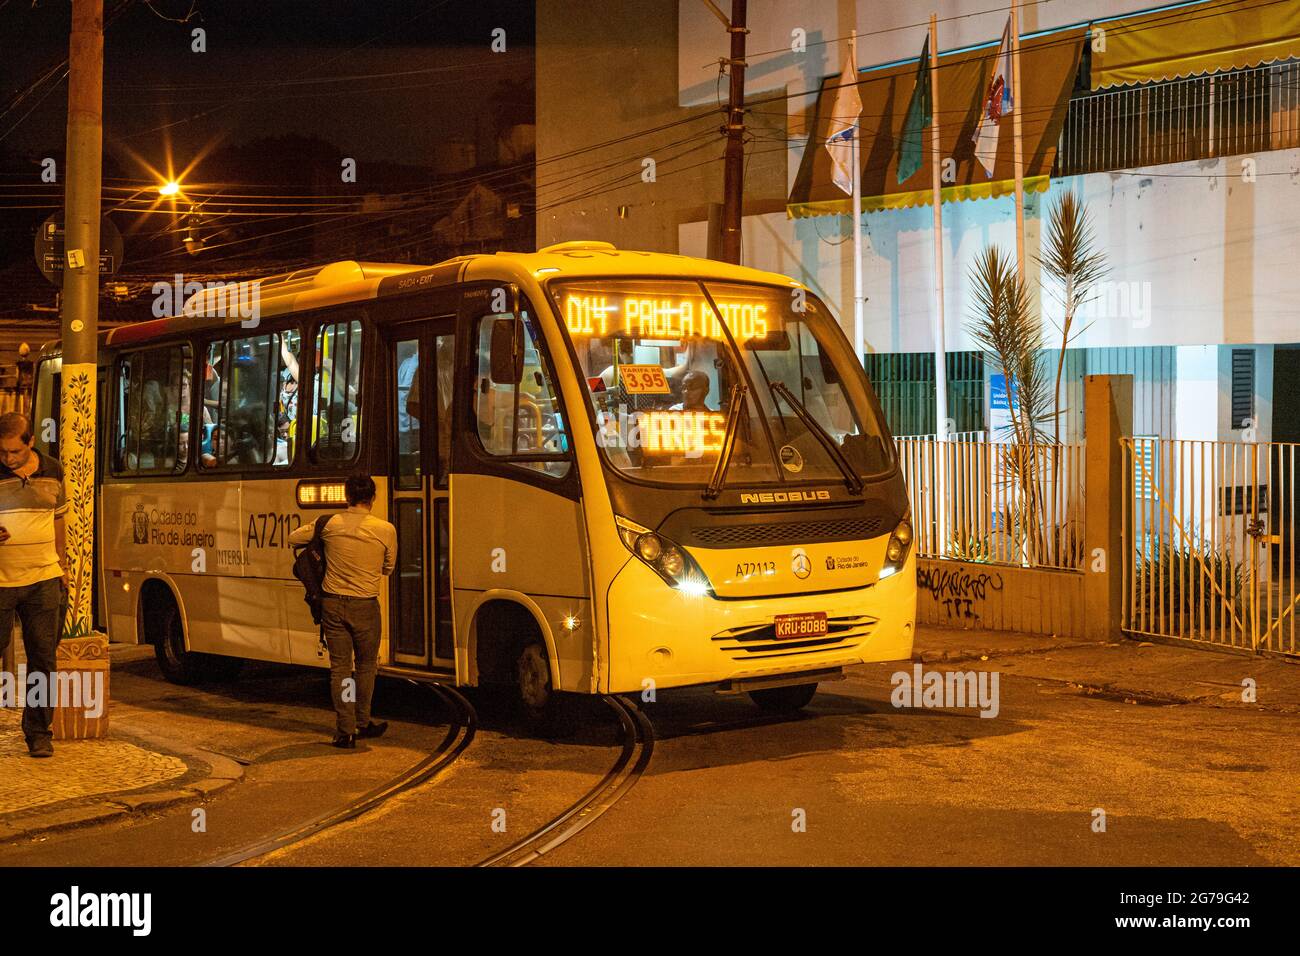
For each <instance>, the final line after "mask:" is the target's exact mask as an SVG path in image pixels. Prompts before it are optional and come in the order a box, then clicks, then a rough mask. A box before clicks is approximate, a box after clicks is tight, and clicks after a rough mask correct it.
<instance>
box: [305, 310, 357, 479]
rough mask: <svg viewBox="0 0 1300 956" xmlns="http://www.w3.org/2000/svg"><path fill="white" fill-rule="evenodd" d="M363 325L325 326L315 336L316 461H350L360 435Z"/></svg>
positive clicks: (313, 380) (338, 324)
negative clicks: (359, 406) (359, 410)
mask: <svg viewBox="0 0 1300 956" xmlns="http://www.w3.org/2000/svg"><path fill="white" fill-rule="evenodd" d="M360 394H361V322H360V321H359V320H357V319H353V320H352V321H350V322H335V323H334V324H332V325H322V326H321V327H320V331H318V332H317V333H316V369H315V372H314V374H313V376H312V400H313V401H314V402H315V403H316V404H315V412H314V414H313V416H312V430H311V448H312V457H313V458H314V459H315V460H316V461H334V462H341V461H351V460H352V459H353V458H355V457H356V454H357V448H358V447H359V439H360V435H361V421H360V418H361V416H360V414H359V413H358V411H357V399H358V396H359V395H360Z"/></svg>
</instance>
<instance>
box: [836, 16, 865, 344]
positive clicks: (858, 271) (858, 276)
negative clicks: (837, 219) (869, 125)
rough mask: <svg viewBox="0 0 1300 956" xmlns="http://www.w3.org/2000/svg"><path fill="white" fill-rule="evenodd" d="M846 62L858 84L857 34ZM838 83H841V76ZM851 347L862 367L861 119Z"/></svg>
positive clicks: (858, 124) (858, 125)
mask: <svg viewBox="0 0 1300 956" xmlns="http://www.w3.org/2000/svg"><path fill="white" fill-rule="evenodd" d="M849 61H850V62H851V64H852V67H853V72H852V73H851V74H850V75H849V78H848V82H850V83H856V82H857V81H858V31H857V30H853V31H851V32H850V34H849ZM840 82H844V79H843V77H841V79H840ZM853 124H854V125H853V151H852V152H853V347H854V349H855V350H856V355H857V357H858V362H859V363H860V364H862V365H865V364H866V359H864V358H863V345H864V340H865V336H864V330H863V317H862V158H861V154H860V152H859V147H858V140H859V139H860V138H861V133H862V117H861V116H860V115H859V116H857V117H855V118H854V120H853Z"/></svg>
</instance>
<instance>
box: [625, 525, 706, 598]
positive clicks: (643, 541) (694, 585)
mask: <svg viewBox="0 0 1300 956" xmlns="http://www.w3.org/2000/svg"><path fill="white" fill-rule="evenodd" d="M614 524H615V526H616V527H617V528H618V537H619V540H621V541H622V542H623V546H624V547H625V548H627V549H628V550H629V551H631V552H632V553H633V554H634V555H636V556H637V557H638V558H639V559H640V560H641V561H643V562H644V563H646V564H648V565H649V566H650V567H651V568H652V569H654V572H655V573H656V574H658V575H659V576H660V577H661V578H663V579H664V580H665V581H667V582H668V584H669V585H670V586H672V587H674V588H676V589H677V590H679V591H681V592H683V593H685V594H692V595H696V596H701V595H705V594H711V593H712V592H713V585H712V584H711V583H710V582H709V579H708V577H706V576H705V574H704V570H703V569H702V568H701V567H700V566H699V565H698V564H697V563H696V562H695V559H694V558H692V557H691V556H690V555H689V554H687V553H686V552H685V551H684V550H683V549H682V548H681V547H679V546H678V545H677V544H675V543H674V542H672V541H669V540H668V539H667V538H665V537H664V536H663V535H661V534H659V533H658V532H655V531H651V530H650V529H649V528H643V527H642V526H641V525H639V524H637V523H636V522H635V521H629V520H627V519H626V518H623V517H621V516H618V515H615V516H614Z"/></svg>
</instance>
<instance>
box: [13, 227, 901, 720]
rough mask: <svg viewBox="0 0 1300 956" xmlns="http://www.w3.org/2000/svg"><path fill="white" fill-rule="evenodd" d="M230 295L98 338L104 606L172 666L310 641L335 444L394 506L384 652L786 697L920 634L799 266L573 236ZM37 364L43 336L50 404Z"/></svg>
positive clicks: (890, 477) (862, 417)
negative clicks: (242, 303) (317, 542)
mask: <svg viewBox="0 0 1300 956" xmlns="http://www.w3.org/2000/svg"><path fill="white" fill-rule="evenodd" d="M227 298H228V297H227V296H226V295H225V293H224V291H222V292H219V293H218V292H213V291H201V292H196V293H195V294H193V295H192V296H190V297H189V298H188V299H187V300H186V301H185V304H184V307H183V308H182V309H178V310H173V311H176V312H177V314H175V315H173V316H169V317H164V318H159V319H156V320H153V321H146V322H142V323H139V324H135V325H130V326H124V327H121V328H117V329H113V330H111V331H109V332H107V333H105V334H103V335H102V336H101V347H100V352H99V363H100V395H99V400H100V406H99V407H100V410H101V414H100V419H101V429H100V445H99V448H100V452H99V456H98V458H99V462H100V469H101V475H100V476H99V482H98V491H99V498H98V510H97V515H98V518H97V526H98V549H97V551H98V555H97V557H98V560H97V575H98V577H97V580H96V588H97V593H96V595H95V606H96V614H97V618H98V620H99V623H100V624H101V626H103V627H105V628H106V629H107V631H108V633H109V635H110V638H111V639H112V640H114V641H120V642H127V643H143V642H148V643H151V644H153V645H154V646H155V647H156V649H157V654H158V660H159V662H160V664H161V666H162V669H163V671H164V673H165V674H166V676H167V677H168V678H169V679H171V680H174V681H178V682H193V681H197V680H201V679H203V678H204V677H208V676H212V675H214V674H216V673H219V672H221V671H226V670H230V667H229V664H230V662H231V660H236V659H255V660H264V661H278V662H290V663H295V664H306V665H315V666H322V665H325V664H326V663H327V660H326V656H325V653H324V651H323V649H322V647H321V644H320V641H319V639H318V630H317V628H316V627H315V626H314V625H313V624H312V620H311V616H310V614H309V611H308V609H307V606H306V604H305V603H304V601H303V599H302V598H303V595H302V589H301V587H300V585H299V584H298V583H297V582H296V581H295V580H294V579H293V577H292V574H291V566H292V551H291V549H290V548H289V546H288V537H289V533H290V532H292V531H293V530H294V529H295V528H296V527H298V526H299V525H300V524H302V523H305V522H310V521H312V520H314V519H315V518H316V517H317V516H318V515H320V514H322V513H326V512H328V511H329V510H331V509H339V508H342V507H343V501H342V484H343V480H344V478H345V477H346V476H347V475H349V474H351V473H354V472H357V471H364V472H367V473H369V474H372V475H373V476H374V477H375V480H376V484H377V485H378V486H379V490H380V493H379V499H378V500H377V502H376V514H380V515H382V516H384V517H386V518H387V519H388V520H390V521H392V522H393V524H394V525H396V527H397V534H398V552H399V553H398V558H397V567H396V570H395V571H394V573H393V576H392V578H391V584H390V588H389V591H388V593H387V594H386V595H383V596H382V597H381V600H382V601H383V603H384V611H385V621H386V632H385V634H384V640H383V644H382V646H381V651H380V654H381V657H380V662H381V666H382V669H383V672H386V673H390V674H395V675H407V676H417V675H420V676H426V677H427V676H430V675H433V676H436V677H437V678H439V679H443V680H447V681H454V682H455V683H456V684H459V685H480V684H487V683H502V684H510V685H513V686H514V687H516V688H517V690H518V696H519V699H520V701H521V703H522V705H523V707H524V709H525V711H526V712H528V713H530V714H533V715H537V714H541V713H544V712H546V711H547V710H548V708H549V707H550V706H551V705H552V703H553V701H554V700H555V697H556V693H557V692H576V693H582V694H596V693H625V692H640V691H644V690H646V689H647V688H650V687H657V688H670V687H680V686H689V685H716V687H717V688H718V689H719V690H720V691H724V692H747V693H749V694H750V695H751V696H752V697H753V698H754V700H755V701H756V702H757V703H758V704H759V705H760V706H762V707H764V708H766V709H775V710H784V709H793V708H798V707H801V706H803V705H804V704H806V703H807V702H808V701H809V700H810V699H811V698H812V695H813V693H814V692H815V689H816V686H817V683H818V682H819V681H823V680H830V679H834V678H836V677H838V676H840V672H841V670H842V669H843V668H844V667H845V666H848V665H852V664H856V663H859V662H868V661H885V660H901V659H906V658H908V657H910V655H911V652H912V635H913V625H914V621H915V611H916V574H915V555H914V550H913V548H912V529H911V525H910V514H909V511H908V497H907V490H906V488H905V487H904V482H903V476H902V474H901V472H900V469H899V466H898V461H897V456H896V453H895V448H894V443H893V439H892V437H891V436H890V435H889V433H888V431H887V429H886V427H885V425H884V422H883V418H882V415H881V413H880V409H879V407H878V404H877V402H876V399H875V396H874V394H873V392H872V389H871V385H870V383H869V382H868V380H867V378H866V376H865V374H864V372H863V369H862V367H861V364H860V363H859V362H857V361H855V359H854V356H853V352H852V349H851V347H850V345H849V343H848V341H847V340H846V338H845V336H844V334H843V333H842V331H841V330H840V328H839V326H838V324H837V322H836V321H835V318H834V317H833V316H832V315H831V313H830V312H829V311H828V310H827V308H826V306H825V305H824V304H823V303H822V302H821V301H819V300H818V298H817V297H816V296H815V295H814V294H813V293H812V292H811V291H810V290H809V289H807V288H806V287H805V286H803V285H801V284H800V283H798V282H795V281H792V280H791V279H789V278H787V277H785V276H781V275H775V274H771V273H766V272H760V271H757V270H754V269H747V268H740V267H737V266H732V265H727V264H723V263H718V262H712V261H708V260H701V259H692V258H685V257H681V256H673V255H660V254H652V253H645V252H632V251H624V250H619V249H615V248H614V247H613V246H611V245H609V244H607V243H599V242H569V243H562V244H559V245H555V246H550V247H548V248H545V249H542V250H541V251H539V252H536V253H530V254H516V253H498V254H496V255H479V256H469V257H464V258H459V259H454V260H451V261H448V262H444V263H441V264H439V265H434V266H415V265H405V264H392V265H390V264H373V263H358V262H336V263H333V264H330V265H326V266H322V267H319V268H313V269H306V270H302V271H298V272H294V273H290V274H286V275H279V276H274V277H271V278H267V279H263V280H260V282H259V284H258V287H257V296H256V302H257V312H258V314H257V315H256V318H255V319H251V320H250V319H248V318H247V315H248V313H247V312H246V311H241V310H234V309H230V308H227V307H226V306H227V305H228V302H227ZM225 315H228V316H229V317H223V316H225ZM241 320H242V321H241ZM59 376H60V358H59V352H58V348H57V346H48V347H46V349H44V350H43V352H42V356H41V360H40V364H39V367H38V369H37V376H36V390H35V396H34V418H35V419H36V420H37V422H38V423H39V422H40V421H41V420H43V419H45V418H53V419H57V408H58V387H59ZM37 430H38V432H39V431H41V429H39V428H38V429H37ZM43 450H45V451H47V452H50V453H54V454H57V452H58V448H57V443H55V442H46V444H45V447H44V448H43Z"/></svg>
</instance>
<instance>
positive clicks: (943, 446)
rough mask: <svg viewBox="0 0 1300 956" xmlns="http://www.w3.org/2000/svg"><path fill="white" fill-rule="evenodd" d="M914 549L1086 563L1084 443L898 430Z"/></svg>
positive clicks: (980, 558)
mask: <svg viewBox="0 0 1300 956" xmlns="http://www.w3.org/2000/svg"><path fill="white" fill-rule="evenodd" d="M898 453H899V458H900V461H901V463H902V466H903V471H904V475H905V477H906V479H907V487H908V492H909V494H910V495H911V501H912V523H913V527H914V529H915V533H916V543H917V549H918V550H917V553H918V554H919V555H921V556H922V557H929V558H954V559H958V560H963V561H977V562H986V563H991V564H1010V565H1016V566H1020V567H1037V568H1066V569H1077V568H1081V567H1082V566H1083V518H1084V511H1083V503H1084V456H1083V445H1082V444H1081V443H1080V444H1070V445H1032V446H1029V447H1027V448H1021V447H1020V446H1018V445H1016V444H1014V443H1010V442H987V441H943V442H941V441H936V440H934V439H918V438H900V439H898Z"/></svg>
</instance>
